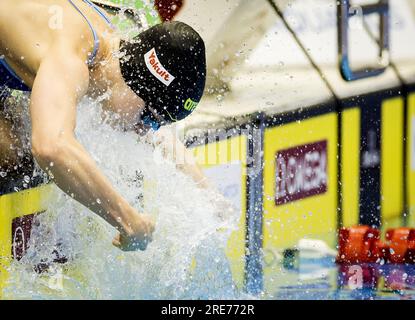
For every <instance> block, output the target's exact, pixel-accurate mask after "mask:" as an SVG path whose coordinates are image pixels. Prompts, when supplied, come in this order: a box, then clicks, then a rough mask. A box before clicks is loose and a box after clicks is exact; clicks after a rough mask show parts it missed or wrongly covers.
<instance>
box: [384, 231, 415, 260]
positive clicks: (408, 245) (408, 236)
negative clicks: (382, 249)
mask: <svg viewBox="0 0 415 320" xmlns="http://www.w3.org/2000/svg"><path fill="white" fill-rule="evenodd" d="M386 240H387V241H388V247H389V250H388V251H387V252H388V253H387V256H386V258H387V261H388V262H389V263H410V264H413V263H415V229H411V228H397V229H390V230H388V231H387V232H386Z"/></svg>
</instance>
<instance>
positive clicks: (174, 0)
mask: <svg viewBox="0 0 415 320" xmlns="http://www.w3.org/2000/svg"><path fill="white" fill-rule="evenodd" d="M183 1H184V0H156V1H155V2H154V5H155V7H156V8H157V11H158V12H159V14H160V17H161V19H162V20H163V21H171V20H173V18H174V17H175V16H176V15H177V13H178V12H179V11H180V9H181V8H182V6H183Z"/></svg>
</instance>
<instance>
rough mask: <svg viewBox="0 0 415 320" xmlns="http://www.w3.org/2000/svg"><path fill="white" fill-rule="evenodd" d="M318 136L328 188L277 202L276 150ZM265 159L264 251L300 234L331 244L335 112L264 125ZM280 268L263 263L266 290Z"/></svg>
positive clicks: (290, 241) (334, 201)
mask: <svg viewBox="0 0 415 320" xmlns="http://www.w3.org/2000/svg"><path fill="white" fill-rule="evenodd" d="M321 140H326V141H327V174H328V178H327V191H326V192H325V193H323V194H320V195H316V196H311V197H308V198H304V199H301V200H297V201H294V202H290V203H287V204H285V205H279V206H276V204H275V183H276V172H275V171H276V163H275V162H276V161H275V155H276V153H277V152H278V151H280V150H284V149H287V148H291V147H295V146H301V145H306V144H311V143H314V142H317V141H321ZM264 161H265V167H264V223H263V226H264V240H263V248H264V252H265V255H267V252H275V251H276V250H277V252H278V251H279V250H280V249H282V248H287V247H293V246H295V245H296V244H297V243H298V241H299V240H300V239H302V238H310V239H321V240H324V241H326V243H327V244H328V245H330V246H331V247H332V248H334V247H335V244H336V229H337V210H336V208H337V115H336V114H335V113H329V114H326V115H322V116H318V117H315V118H311V119H307V120H304V121H301V122H294V123H290V124H287V125H283V126H278V127H274V128H269V129H266V131H265V141H264ZM281 270H282V269H281V266H280V265H278V263H273V264H266V265H265V266H264V283H265V290H266V291H267V292H272V291H273V290H275V286H277V283H278V281H279V280H278V277H279V276H280V274H281Z"/></svg>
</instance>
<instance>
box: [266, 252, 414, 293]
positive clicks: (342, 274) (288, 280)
mask: <svg viewBox="0 0 415 320" xmlns="http://www.w3.org/2000/svg"><path fill="white" fill-rule="evenodd" d="M272 280H273V281H274V283H276V285H275V287H274V288H273V289H272V291H271V292H269V293H268V294H265V295H264V298H267V299H289V300H293V299H294V300H390V299H393V300H398V299H405V300H407V299H410V300H412V299H415V265H392V264H384V265H380V264H360V265H338V264H336V263H335V262H334V258H332V257H330V258H329V257H326V258H319V259H304V260H300V261H299V263H298V265H297V266H296V267H294V268H292V269H285V268H282V269H281V273H280V274H279V275H277V276H275V277H274V278H273V279H272Z"/></svg>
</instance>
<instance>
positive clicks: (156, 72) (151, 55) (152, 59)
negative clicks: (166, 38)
mask: <svg viewBox="0 0 415 320" xmlns="http://www.w3.org/2000/svg"><path fill="white" fill-rule="evenodd" d="M144 61H145V62H146V66H147V68H148V70H149V71H150V72H151V73H152V74H153V76H155V77H156V78H157V79H158V80H160V81H161V82H163V84H164V85H166V86H169V85H170V83H172V82H173V80H174V76H173V75H171V74H170V73H169V72H168V71H167V70H166V69H165V68H164V67H163V65H162V64H161V63H160V60H159V59H158V57H157V54H156V50H155V49H154V48H153V49H151V50H150V51H149V52H147V53H146V54H145V55H144Z"/></svg>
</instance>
